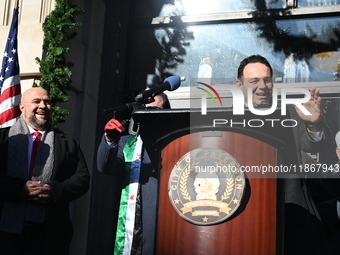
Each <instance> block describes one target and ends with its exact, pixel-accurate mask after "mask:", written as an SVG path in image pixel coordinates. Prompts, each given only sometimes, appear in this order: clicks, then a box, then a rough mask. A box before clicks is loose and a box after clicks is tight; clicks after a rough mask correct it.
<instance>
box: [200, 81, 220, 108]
mask: <svg viewBox="0 0 340 255" xmlns="http://www.w3.org/2000/svg"><path fill="white" fill-rule="evenodd" d="M197 83H198V84H200V85H203V86H205V87H207V88H208V89H209V90H208V89H206V88H204V87H203V88H202V87H197V88H198V89H200V90H203V91H204V92H205V93H207V94H208V95H209V96H210V97H211V99H212V100H213V102H214V104H216V105H217V101H216V98H215V96H214V95H213V94H212V93H211V91H212V92H213V93H214V94H215V95H216V97H217V99H218V101H219V102H220V105H221V106H222V100H221V97H220V95H219V94H218V93H217V91H216V89H214V88H213V87H212V86H210V85H208V84H206V83H203V82H197Z"/></svg>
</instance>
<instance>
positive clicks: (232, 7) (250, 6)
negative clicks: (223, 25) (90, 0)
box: [136, 0, 286, 18]
mask: <svg viewBox="0 0 340 255" xmlns="http://www.w3.org/2000/svg"><path fill="white" fill-rule="evenodd" d="M265 2H266V7H267V8H285V6H286V1H285V0H274V1H272V0H266V1H265ZM255 9H256V8H255V5H254V2H253V1H250V0H237V1H222V0H209V1H207V0H178V1H176V0H175V1H168V0H138V1H137V5H136V18H146V17H165V16H178V15H198V14H206V13H217V12H235V11H249V10H255Z"/></svg>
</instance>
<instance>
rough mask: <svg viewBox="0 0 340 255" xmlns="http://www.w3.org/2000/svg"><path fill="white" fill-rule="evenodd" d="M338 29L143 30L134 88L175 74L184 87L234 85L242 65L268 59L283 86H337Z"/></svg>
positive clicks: (290, 24)
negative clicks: (195, 81)
mask: <svg viewBox="0 0 340 255" xmlns="http://www.w3.org/2000/svg"><path fill="white" fill-rule="evenodd" d="M339 23H340V18H338V17H336V18H315V19H304V20H302V19H299V20H283V21H277V22H276V23H270V22H269V23H268V22H267V23H258V24H256V23H254V22H249V23H234V24H217V25H202V26H189V27H183V28H181V29H178V28H176V29H174V28H157V29H155V30H151V29H150V30H139V31H137V32H136V38H138V40H134V47H133V49H134V51H133V52H132V56H133V59H132V70H131V75H132V77H131V78H132V81H133V82H132V83H133V84H146V83H147V84H148V85H151V83H152V81H153V78H155V77H156V78H157V77H158V78H159V79H158V80H157V79H156V80H154V81H160V80H162V79H163V78H164V77H166V76H169V75H171V74H172V75H177V76H182V77H185V78H186V80H185V81H183V82H182V85H181V86H189V85H190V84H189V80H190V78H203V77H209V78H219V79H220V78H226V79H233V80H235V77H236V71H237V66H238V63H239V62H240V60H242V59H243V58H244V57H246V56H248V55H251V54H261V55H263V56H264V57H266V58H267V59H268V60H269V62H270V63H271V64H272V66H273V69H274V78H276V80H279V81H283V82H307V81H315V80H322V81H333V80H334V78H335V76H336V74H335V73H336V72H337V71H338V69H339V67H340V66H338V59H340V52H338V49H339V48H340V46H339V45H340V44H339V38H338V37H337V32H339ZM162 76H163V77H162ZM144 87H145V86H144Z"/></svg>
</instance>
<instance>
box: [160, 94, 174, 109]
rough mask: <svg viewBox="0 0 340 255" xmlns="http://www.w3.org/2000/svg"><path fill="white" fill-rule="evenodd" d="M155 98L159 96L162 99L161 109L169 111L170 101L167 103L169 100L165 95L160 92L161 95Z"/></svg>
mask: <svg viewBox="0 0 340 255" xmlns="http://www.w3.org/2000/svg"><path fill="white" fill-rule="evenodd" d="M157 96H161V97H162V101H163V109H170V108H171V106H170V101H169V98H168V96H167V94H165V93H163V92H162V93H160V94H159V95H157Z"/></svg>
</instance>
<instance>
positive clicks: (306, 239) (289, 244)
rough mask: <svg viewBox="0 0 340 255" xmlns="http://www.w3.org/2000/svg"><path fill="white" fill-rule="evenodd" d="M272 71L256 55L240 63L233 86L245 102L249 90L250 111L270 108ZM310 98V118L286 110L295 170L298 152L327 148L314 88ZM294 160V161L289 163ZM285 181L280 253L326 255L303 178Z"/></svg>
mask: <svg viewBox="0 0 340 255" xmlns="http://www.w3.org/2000/svg"><path fill="white" fill-rule="evenodd" d="M272 75H273V71H272V67H271V66H270V64H269V62H268V61H267V60H266V59H265V58H264V57H262V56H260V55H252V56H249V57H246V58H245V59H243V60H242V61H241V62H240V65H239V68H238V76H237V81H236V84H237V86H238V87H239V88H240V89H241V91H242V92H243V95H244V98H245V102H248V90H249V89H251V92H252V93H251V96H252V98H251V101H250V102H252V104H253V106H254V107H270V106H271V104H272V90H273V81H272ZM309 91H310V93H311V98H310V100H309V101H308V102H307V103H304V104H303V106H304V107H305V108H306V109H307V110H308V111H309V112H310V113H311V115H305V114H303V113H302V112H301V111H300V109H297V108H294V107H293V106H289V107H288V110H289V115H290V117H289V118H291V119H294V120H296V122H297V126H296V127H294V128H293V136H294V141H295V144H294V145H292V147H291V148H292V150H291V153H290V156H289V158H286V160H289V161H290V163H292V164H296V166H298V165H300V164H302V163H303V160H302V152H303V151H304V152H316V151H320V150H323V149H325V148H327V147H328V146H329V144H330V139H331V135H330V131H329V130H328V128H327V126H326V125H325V124H324V123H323V121H322V111H321V97H320V95H319V91H318V90H317V89H315V88H312V89H310V90H309ZM293 158H294V159H293ZM295 177H296V178H292V177H290V178H287V179H285V225H284V228H285V233H284V253H285V254H287V255H292V254H315V255H319V254H328V251H327V247H326V239H325V234H324V230H323V227H322V224H321V219H320V216H319V214H318V212H317V210H316V207H315V205H314V203H313V200H312V197H311V195H310V192H309V190H308V186H307V183H306V180H305V176H304V175H301V176H295Z"/></svg>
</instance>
